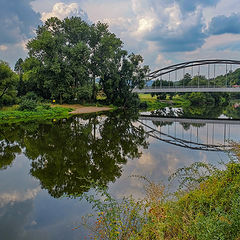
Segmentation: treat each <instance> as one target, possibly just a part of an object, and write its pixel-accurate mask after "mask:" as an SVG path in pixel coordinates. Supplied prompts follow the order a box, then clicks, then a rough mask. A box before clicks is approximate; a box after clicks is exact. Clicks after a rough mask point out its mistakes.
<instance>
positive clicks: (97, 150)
mask: <svg viewBox="0 0 240 240" xmlns="http://www.w3.org/2000/svg"><path fill="white" fill-rule="evenodd" d="M134 117H135V118H136V116H132V115H131V114H129V113H128V114H124V113H122V112H121V113H120V112H115V113H109V114H108V116H107V117H99V116H97V115H89V116H85V117H74V118H71V119H69V120H66V121H64V122H61V121H60V122H57V123H48V124H46V123H31V124H29V123H28V124H25V123H22V124H16V125H11V126H5V127H4V128H1V145H0V147H1V148H0V150H1V152H2V153H1V158H0V167H1V168H2V169H5V168H6V167H7V166H8V165H10V164H11V163H12V161H13V160H14V159H15V156H16V154H18V153H20V152H21V149H22V151H23V153H24V154H25V155H26V156H27V157H28V158H29V159H30V160H31V170H30V172H31V175H32V176H34V177H35V178H37V179H39V180H40V182H41V186H42V188H44V189H47V191H48V192H49V194H50V195H51V196H53V197H55V198H59V197H61V196H63V195H65V194H66V195H80V194H82V193H83V192H86V191H88V190H89V189H90V188H91V186H92V184H93V183H94V184H96V185H97V186H106V185H107V184H108V183H109V182H114V181H115V180H116V179H117V178H119V177H120V176H121V172H122V166H123V165H124V164H126V163H127V161H128V160H130V159H133V158H139V157H140V156H141V149H142V148H147V147H148V144H147V142H146V135H145V133H144V130H143V128H141V127H135V126H134V125H133V123H132V122H133V120H134V119H135V118H134Z"/></svg>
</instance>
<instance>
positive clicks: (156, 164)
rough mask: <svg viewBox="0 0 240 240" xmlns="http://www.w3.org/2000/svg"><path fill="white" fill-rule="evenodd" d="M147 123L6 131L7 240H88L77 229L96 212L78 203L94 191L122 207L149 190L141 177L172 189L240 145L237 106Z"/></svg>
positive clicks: (2, 222) (170, 114) (140, 119)
mask: <svg viewBox="0 0 240 240" xmlns="http://www.w3.org/2000/svg"><path fill="white" fill-rule="evenodd" d="M140 115H142V116H139V114H138V113H136V114H135V113H129V112H125V113H124V112H118V111H117V112H113V113H104V114H100V115H96V114H91V115H83V116H75V117H72V118H70V119H63V120H59V121H54V120H53V121H49V122H28V123H17V124H10V125H8V124H2V125H1V126H0V152H1V153H0V239H3V240H13V239H14V240H15V239H16V240H28V239H29V240H30V239H34V240H38V239H39V240H40V239H45V240H48V239H49V240H50V239H51V240H55V239H57V240H63V239H64V240H65V239H88V232H87V230H86V229H85V228H84V227H80V228H78V229H75V230H73V229H74V228H75V227H78V226H79V225H80V222H81V217H82V216H84V215H87V214H89V213H91V212H92V209H91V205H90V204H88V203H87V202H86V201H85V200H81V201H80V200H79V198H80V197H81V195H82V194H83V193H93V189H92V185H93V183H94V184H96V185H99V186H108V187H109V192H110V193H111V194H112V195H113V196H114V197H115V198H117V199H120V198H122V197H123V196H129V195H133V196H134V197H135V198H142V197H144V190H143V186H144V182H143V181H141V180H140V179H139V178H136V177H133V176H134V175H139V176H146V177H147V178H149V179H151V180H152V181H156V182H162V183H164V184H166V185H168V184H169V182H168V177H169V176H170V175H171V174H173V173H174V172H175V171H176V170H177V169H179V168H181V167H184V166H189V165H190V164H192V163H194V162H199V161H200V162H205V163H211V164H213V165H215V166H219V167H220V166H221V162H226V161H228V159H229V153H228V150H229V140H233V141H239V140H240V137H239V136H240V121H239V122H238V121H236V122H233V121H232V120H233V119H240V108H239V106H237V105H234V106H228V107H227V108H225V109H224V108H217V107H213V108H212V109H210V108H209V107H207V108H205V110H203V109H202V108H193V109H185V110H184V109H175V108H165V109H161V110H158V111H154V112H145V113H140ZM149 117H154V118H149ZM196 119H201V121H200V122H199V121H197V120H196ZM209 119H210V120H209ZM218 119H221V120H218ZM171 187H172V188H173V189H174V188H175V187H176V184H173V185H172V186H171Z"/></svg>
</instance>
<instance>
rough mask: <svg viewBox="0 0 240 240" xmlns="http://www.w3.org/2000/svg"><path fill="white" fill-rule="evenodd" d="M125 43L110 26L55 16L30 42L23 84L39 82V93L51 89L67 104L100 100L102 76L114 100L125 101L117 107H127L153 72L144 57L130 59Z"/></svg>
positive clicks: (104, 88) (37, 87)
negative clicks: (138, 88)
mask: <svg viewBox="0 0 240 240" xmlns="http://www.w3.org/2000/svg"><path fill="white" fill-rule="evenodd" d="M122 45H123V43H122V41H121V40H120V39H119V38H117V37H116V35H115V34H113V33H111V32H110V31H109V29H108V25H107V24H103V23H100V22H98V23H97V24H92V25H89V24H87V23H86V22H84V21H82V20H81V18H79V17H72V18H66V19H64V20H63V21H61V20H59V19H58V18H50V19H48V20H47V21H46V22H45V24H44V25H43V26H39V27H38V29H37V36H36V37H35V38H34V39H32V40H31V41H29V43H28V44H27V48H28V50H29V58H28V59H27V60H26V61H25V63H24V64H23V66H24V68H25V69H24V70H26V71H25V74H24V75H25V76H24V80H25V81H26V82H32V83H34V86H35V87H36V90H40V91H39V94H40V95H41V94H42V93H41V89H46V91H45V92H49V94H47V95H51V97H55V98H58V99H59V101H60V103H62V102H63V101H66V102H70V101H72V100H73V99H78V100H79V99H82V98H85V99H86V100H89V99H90V98H91V99H92V100H96V93H97V90H96V79H97V78H98V79H101V81H100V83H101V84H102V87H103V90H104V91H105V93H106V95H107V98H108V100H109V102H112V103H115V102H117V101H115V99H116V98H117V99H120V98H122V97H123V99H124V101H123V102H118V103H119V104H124V103H125V102H126V99H127V97H126V96H129V95H131V91H132V89H133V88H134V87H135V86H136V85H137V84H140V85H142V84H143V79H144V76H145V73H146V72H147V71H148V68H147V67H141V63H142V61H143V59H142V58H141V56H138V55H134V54H132V55H130V56H127V55H128V54H127V52H126V51H124V50H123V49H122ZM109 81H111V83H110V84H109ZM30 85H31V84H30ZM31 88H33V87H31ZM110 92H112V93H114V94H115V97H113V96H112V95H113V94H110ZM123 93H124V94H123ZM43 95H44V94H43ZM43 97H46V96H43ZM113 100H114V102H113Z"/></svg>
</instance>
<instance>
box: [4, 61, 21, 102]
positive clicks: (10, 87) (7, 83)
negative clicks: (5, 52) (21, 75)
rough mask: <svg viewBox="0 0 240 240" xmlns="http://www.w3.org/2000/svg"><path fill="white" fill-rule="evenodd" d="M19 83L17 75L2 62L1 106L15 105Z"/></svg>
mask: <svg viewBox="0 0 240 240" xmlns="http://www.w3.org/2000/svg"><path fill="white" fill-rule="evenodd" d="M17 83H18V77H17V75H16V74H15V73H14V72H13V71H12V70H11V68H10V67H9V66H8V64H7V63H6V62H4V61H0V106H2V105H10V104H14V103H15V101H16V95H17V90H16V86H17Z"/></svg>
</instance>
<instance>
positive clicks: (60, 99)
mask: <svg viewBox="0 0 240 240" xmlns="http://www.w3.org/2000/svg"><path fill="white" fill-rule="evenodd" d="M59 101H60V104H61V105H62V93H60V99H59Z"/></svg>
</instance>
